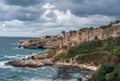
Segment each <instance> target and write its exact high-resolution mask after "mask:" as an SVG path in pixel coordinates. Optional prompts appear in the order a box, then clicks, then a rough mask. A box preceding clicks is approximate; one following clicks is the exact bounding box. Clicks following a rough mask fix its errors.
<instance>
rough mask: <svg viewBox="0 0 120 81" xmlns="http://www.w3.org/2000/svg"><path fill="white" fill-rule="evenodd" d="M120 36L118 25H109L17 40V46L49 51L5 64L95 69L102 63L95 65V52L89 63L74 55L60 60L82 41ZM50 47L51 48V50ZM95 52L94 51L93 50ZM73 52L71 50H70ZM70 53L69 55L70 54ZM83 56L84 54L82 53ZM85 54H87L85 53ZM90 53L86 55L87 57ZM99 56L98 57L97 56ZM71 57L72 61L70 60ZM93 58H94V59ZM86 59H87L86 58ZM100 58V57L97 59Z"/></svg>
mask: <svg viewBox="0 0 120 81" xmlns="http://www.w3.org/2000/svg"><path fill="white" fill-rule="evenodd" d="M116 37H120V26H111V27H106V26H105V27H102V28H96V29H92V30H91V29H89V28H87V30H82V31H71V32H68V33H65V34H63V35H62V36H60V35H55V36H47V37H40V38H36V39H31V40H20V41H19V47H23V48H31V49H35V48H44V49H48V50H49V51H48V52H47V53H46V54H36V55H31V56H28V57H27V58H23V59H22V60H16V61H10V62H7V63H5V64H6V65H11V66H14V67H30V68H37V67H42V66H53V65H55V66H62V67H66V66H68V67H78V68H81V69H85V70H91V71H96V70H97V69H98V68H99V67H100V66H101V65H100V64H102V63H98V66H95V63H93V61H95V62H96V64H97V62H98V59H96V56H98V55H100V54H97V55H96V56H94V58H93V59H91V60H93V61H91V60H90V62H89V63H87V62H86V63H85V62H83V63H81V64H80V63H78V62H77V61H76V57H78V56H79V55H76V56H74V57H73V56H72V57H70V58H69V59H67V61H64V60H62V58H64V57H65V56H66V54H68V51H69V50H70V49H71V48H72V47H74V46H77V45H80V44H81V43H83V42H86V41H87V42H88V41H92V40H106V39H111V38H116ZM51 49H52V50H53V49H54V50H53V51H52V52H51ZM94 53H95V52H94ZM72 54H73V52H72ZM72 54H71V55H72ZM83 56H84V57H85V54H83ZM86 56H87V54H86ZM89 56H91V58H92V54H91V55H88V56H87V57H88V58H89ZM107 57H108V56H106V55H103V57H102V58H103V60H108V58H107ZM98 58H99V57H98ZM71 59H73V60H72V62H71V61H70V60H71ZM94 59H95V60H94ZM86 60H88V59H86ZM99 60H100V59H99ZM78 81H87V80H86V79H84V80H83V79H79V80H78Z"/></svg>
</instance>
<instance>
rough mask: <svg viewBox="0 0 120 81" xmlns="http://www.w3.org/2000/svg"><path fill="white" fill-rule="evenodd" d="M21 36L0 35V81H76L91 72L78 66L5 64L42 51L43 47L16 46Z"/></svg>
mask: <svg viewBox="0 0 120 81" xmlns="http://www.w3.org/2000/svg"><path fill="white" fill-rule="evenodd" d="M24 39H30V38H23V37H0V81H77V79H78V78H80V77H89V76H91V72H89V71H83V70H80V69H79V68H70V67H56V66H47V67H41V68H15V67H12V66H5V65H4V63H5V62H7V61H10V60H18V59H22V58H24V57H27V56H28V55H31V54H38V53H43V52H44V50H43V49H23V48H18V41H19V40H24Z"/></svg>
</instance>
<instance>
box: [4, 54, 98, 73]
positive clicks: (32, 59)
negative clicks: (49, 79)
mask: <svg viewBox="0 0 120 81" xmlns="http://www.w3.org/2000/svg"><path fill="white" fill-rule="evenodd" d="M5 64H6V65H11V66H13V67H22V68H23V67H30V68H37V67H42V66H53V65H55V66H61V67H78V68H81V69H85V70H91V71H96V70H97V68H98V66H92V65H89V64H78V63H74V64H73V63H69V62H60V61H55V62H53V61H52V59H49V58H47V54H36V55H31V56H28V57H27V58H23V59H21V60H16V61H9V62H7V63H5Z"/></svg>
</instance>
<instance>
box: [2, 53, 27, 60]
mask: <svg viewBox="0 0 120 81" xmlns="http://www.w3.org/2000/svg"><path fill="white" fill-rule="evenodd" d="M26 56H27V55H19V54H16V55H14V56H9V55H4V58H8V59H22V58H24V57H26Z"/></svg>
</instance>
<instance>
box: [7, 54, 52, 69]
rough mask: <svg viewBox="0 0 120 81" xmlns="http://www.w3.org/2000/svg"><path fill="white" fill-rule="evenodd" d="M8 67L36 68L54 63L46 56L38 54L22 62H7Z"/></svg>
mask: <svg viewBox="0 0 120 81" xmlns="http://www.w3.org/2000/svg"><path fill="white" fill-rule="evenodd" d="M6 65H12V66H14V67H31V68H36V67H42V66H50V65H53V62H52V60H51V59H48V58H46V54H37V55H31V56H28V57H27V58H24V59H22V60H17V61H10V62H7V63H6Z"/></svg>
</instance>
